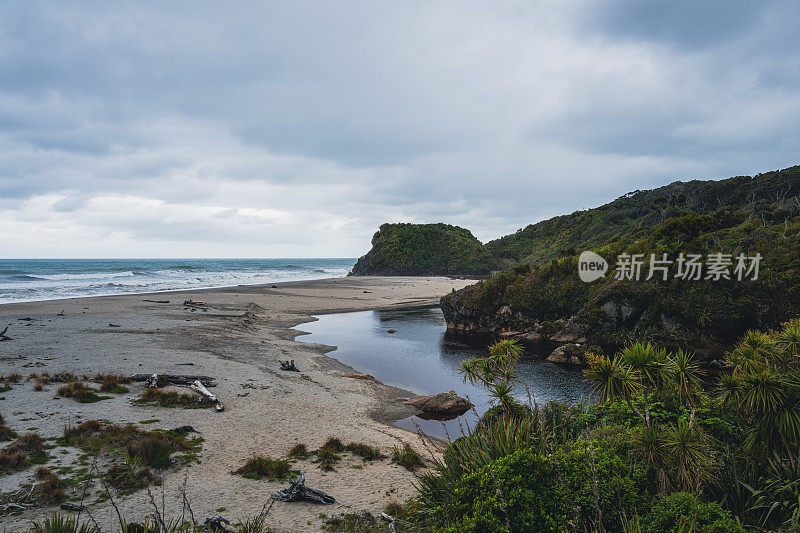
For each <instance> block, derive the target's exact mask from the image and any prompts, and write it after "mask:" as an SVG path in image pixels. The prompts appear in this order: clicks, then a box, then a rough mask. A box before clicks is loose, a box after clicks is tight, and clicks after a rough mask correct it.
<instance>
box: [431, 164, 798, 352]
mask: <svg viewBox="0 0 800 533" xmlns="http://www.w3.org/2000/svg"><path fill="white" fill-rule="evenodd" d="M486 248H487V249H488V250H490V251H491V252H492V253H493V254H494V256H495V259H496V260H498V261H503V262H505V263H506V264H508V263H512V264H513V263H516V264H517V265H519V263H520V262H522V263H523V264H522V265H521V266H516V267H513V268H511V269H508V270H504V271H502V272H499V273H496V274H494V275H493V276H491V277H489V278H488V279H486V280H483V281H481V282H479V283H477V284H475V285H472V286H470V287H467V288H465V289H462V290H461V291H457V292H455V293H453V294H449V295H447V296H445V297H444V298H442V301H441V306H442V309H443V311H444V314H445V318H446V320H447V323H448V327H450V328H451V329H456V330H462V331H475V332H487V331H489V332H495V333H497V332H503V331H506V332H508V331H515V332H522V333H523V334H526V335H528V336H530V337H531V338H541V339H549V340H561V341H564V342H571V341H575V340H578V339H585V338H588V339H589V340H592V341H599V342H613V343H619V344H624V343H625V342H627V341H628V340H630V339H638V340H643V341H653V342H671V343H675V344H681V345H686V344H688V343H691V344H692V346H693V347H695V346H697V344H698V343H711V344H718V343H723V344H724V343H727V342H730V341H732V340H734V339H736V338H737V337H738V336H740V335H741V334H742V332H743V331H745V330H747V329H750V328H759V329H763V328H774V327H778V326H779V325H780V323H781V322H784V321H786V320H789V319H791V318H794V317H796V316H798V315H800V167H792V168H789V169H786V170H782V171H776V172H770V173H767V174H762V175H759V176H755V177H737V178H731V179H727V180H722V181H693V182H688V183H673V184H671V185H668V186H666V187H662V188H659V189H655V190H653V191H637V192H635V193H631V194H629V195H625V196H624V197H622V198H620V199H618V200H616V201H614V202H611V203H610V204H607V205H605V206H602V207H600V208H597V209H592V210H589V211H582V212H578V213H573V214H572V215H566V216H564V217H557V218H556V219H551V220H549V221H544V222H541V223H539V224H536V225H534V226H529V227H528V228H526V229H524V230H522V231H520V232H517V233H516V234H514V235H510V236H508V237H504V238H503V239H499V240H497V241H492V242H490V243H487V245H486ZM582 249H590V250H593V251H595V252H596V253H598V254H599V255H600V256H602V257H603V258H605V260H606V261H607V262H608V265H609V268H608V272H607V273H606V274H605V276H603V277H601V278H600V279H598V280H596V281H593V282H591V283H584V282H582V281H581V280H580V279H579V276H578V255H579V254H580V252H581V251H582ZM681 253H683V254H687V255H688V254H699V255H701V257H702V261H703V262H704V263H707V262H708V260H709V257H710V256H712V255H714V254H718V253H721V254H724V255H725V256H727V257H729V258H730V259H731V261H732V264H730V265H729V275H730V278H731V279H725V277H722V278H720V279H707V278H706V275H707V273H708V271H707V270H703V271H702V277H701V278H700V279H697V280H688V279H678V278H677V277H676V276H675V274H676V270H677V266H676V265H675V264H672V265H671V266H670V273H669V276H668V279H667V280H663V279H662V277H661V275H660V274H659V275H656V276H654V277H653V278H652V279H650V280H647V279H646V278H647V275H648V263H649V260H650V254H655V255H656V256H657V257H658V258H661V257H662V254H667V256H668V257H669V258H670V259H671V260H673V261H674V260H676V259H677V258H678V256H679V255H680V254H681ZM621 254H643V256H644V257H645V258H646V259H645V263H644V265H643V266H642V275H641V277H640V279H638V280H637V279H616V276H615V271H616V267H617V264H616V262H617V258H618V257H619V256H620V255H621ZM739 254H744V255H745V256H747V257H753V256H756V254H760V256H761V261H760V271H759V274H758V279H752V277H753V276H752V273H751V274H750V275H749V276H745V279H743V280H739V279H737V276H736V275H735V273H734V271H733V269H734V267H735V262H736V260H735V258H736V257H737V256H738V255H739ZM748 266H749V265H748Z"/></svg>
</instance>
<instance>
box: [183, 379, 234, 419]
mask: <svg viewBox="0 0 800 533" xmlns="http://www.w3.org/2000/svg"><path fill="white" fill-rule="evenodd" d="M189 387H190V388H191V389H192V390H193V391H195V392H198V393H200V394H202V395H203V396H205V397H206V398H208V399H209V401H211V403H212V404H214V408H215V409H216V410H217V411H218V412H222V411H224V410H225V406H223V405H222V404H221V403H220V401H219V398H217V397H216V396H214V395H213V394H211V393H210V392H209V391H208V389H207V388H205V387H204V386H203V383H202V382H201V381H200V380H199V379H198V380H197V381H195V382H194V383H192V384H191V385H189Z"/></svg>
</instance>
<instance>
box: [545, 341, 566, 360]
mask: <svg viewBox="0 0 800 533" xmlns="http://www.w3.org/2000/svg"><path fill="white" fill-rule="evenodd" d="M547 360H548V361H550V362H551V363H566V362H568V361H569V355H568V354H567V346H566V345H564V346H559V347H558V348H556V349H555V350H553V351H552V352H550V355H548V356H547Z"/></svg>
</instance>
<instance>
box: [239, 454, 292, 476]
mask: <svg viewBox="0 0 800 533" xmlns="http://www.w3.org/2000/svg"><path fill="white" fill-rule="evenodd" d="M291 471H292V466H291V464H290V463H289V461H286V460H283V459H271V458H270V457H268V456H266V455H253V456H252V457H250V459H248V460H247V462H246V463H245V464H244V466H242V467H241V468H239V469H238V470H234V472H233V473H234V474H239V475H240V476H242V477H246V478H250V479H264V478H267V479H270V480H272V479H285V478H286V476H288V475H289V473H290V472H291Z"/></svg>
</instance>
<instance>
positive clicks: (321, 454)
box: [316, 447, 342, 472]
mask: <svg viewBox="0 0 800 533" xmlns="http://www.w3.org/2000/svg"><path fill="white" fill-rule="evenodd" d="M341 459H342V457H341V456H340V455H339V454H337V453H336V452H335V451H334V450H333V448H325V447H323V448H321V449H320V450H319V451H318V452H317V460H316V462H317V463H319V467H320V468H321V469H322V470H325V471H326V472H330V471H331V470H334V468H333V467H334V465H336V463H338V462H339V461H340V460H341Z"/></svg>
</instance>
